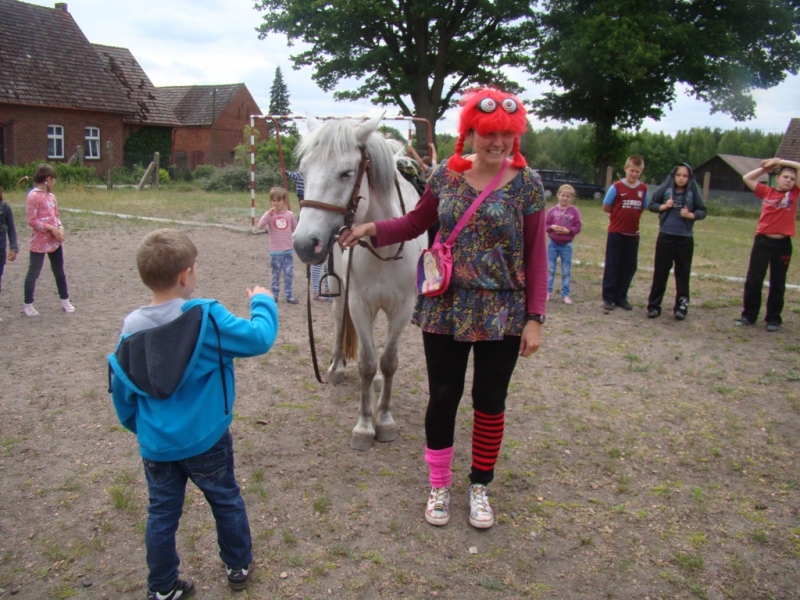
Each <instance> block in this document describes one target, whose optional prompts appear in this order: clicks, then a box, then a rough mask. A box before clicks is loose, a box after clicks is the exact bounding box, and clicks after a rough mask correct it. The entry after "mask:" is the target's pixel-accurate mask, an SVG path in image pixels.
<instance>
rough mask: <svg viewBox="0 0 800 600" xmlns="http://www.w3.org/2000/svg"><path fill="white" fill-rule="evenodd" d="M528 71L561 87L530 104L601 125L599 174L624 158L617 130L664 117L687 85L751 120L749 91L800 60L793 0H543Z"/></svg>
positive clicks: (596, 149) (716, 107)
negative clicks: (536, 42)
mask: <svg viewBox="0 0 800 600" xmlns="http://www.w3.org/2000/svg"><path fill="white" fill-rule="evenodd" d="M543 5H544V11H543V12H541V13H539V15H538V18H539V19H540V24H541V26H540V30H539V33H540V35H541V43H540V44H539V46H538V47H537V48H536V50H535V51H534V55H533V60H532V61H531V64H530V66H529V70H530V72H531V74H532V75H533V77H534V80H535V81H537V82H540V83H541V82H549V83H550V84H552V85H553V86H555V87H556V88H557V89H556V90H554V91H551V92H546V93H545V94H544V95H543V97H542V98H541V99H539V100H537V101H535V102H534V105H535V108H536V111H537V112H538V114H539V115H540V116H542V117H551V118H556V119H560V120H568V121H569V120H577V121H584V122H586V123H589V124H591V125H592V126H593V127H594V129H595V137H594V143H593V147H592V153H593V154H594V156H595V161H594V163H595V179H596V180H597V179H600V178H601V177H602V176H603V174H604V172H605V167H606V166H607V165H609V164H613V163H614V162H615V161H617V162H618V161H619V160H621V159H624V156H623V154H624V152H625V147H626V144H625V142H624V140H623V139H622V138H621V136H620V128H623V129H625V128H634V129H636V128H638V127H640V126H641V124H642V121H643V120H644V119H645V118H647V117H650V118H653V119H656V120H658V119H659V118H660V117H662V116H663V114H664V107H665V106H671V104H672V102H673V101H674V100H675V88H676V85H677V84H678V83H681V82H682V83H685V84H686V85H687V86H688V87H689V88H690V89H691V90H692V91H693V93H694V95H695V97H697V98H698V99H700V100H704V101H706V102H708V103H709V104H710V105H711V111H712V112H724V113H727V114H729V115H730V116H731V117H733V118H734V119H737V120H745V119H748V118H752V117H753V116H754V112H755V101H754V100H753V97H752V96H751V95H750V92H751V90H753V89H756V88H760V89H765V88H769V87H772V86H774V85H777V84H778V83H780V82H781V81H783V80H784V79H785V77H786V73H787V72H791V73H796V72H797V70H798V67H800V41H798V38H797V35H798V33H800V6H798V3H797V2H796V1H795V0H758V1H753V2H744V1H737V2H711V1H708V0H692V1H682V2H676V1H675V0H650V1H649V2H646V3H645V2H643V1H642V0H599V1H595V0H545V2H544V3H543Z"/></svg>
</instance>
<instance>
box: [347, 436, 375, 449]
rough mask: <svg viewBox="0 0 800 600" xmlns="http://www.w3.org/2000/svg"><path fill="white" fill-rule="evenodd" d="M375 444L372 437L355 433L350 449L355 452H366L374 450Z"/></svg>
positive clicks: (351, 439) (351, 438)
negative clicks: (373, 445)
mask: <svg viewBox="0 0 800 600" xmlns="http://www.w3.org/2000/svg"><path fill="white" fill-rule="evenodd" d="M374 442H375V438H374V437H373V436H371V435H365V434H355V433H354V434H352V435H351V436H350V447H351V448H352V449H353V450H358V451H359V452H366V451H367V450H369V449H370V448H372V444H373V443H374Z"/></svg>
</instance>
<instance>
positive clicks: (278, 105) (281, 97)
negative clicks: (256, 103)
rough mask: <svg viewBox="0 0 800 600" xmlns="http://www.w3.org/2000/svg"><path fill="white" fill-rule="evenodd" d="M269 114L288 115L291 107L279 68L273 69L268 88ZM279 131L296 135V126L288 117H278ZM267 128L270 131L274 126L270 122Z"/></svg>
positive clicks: (287, 90)
mask: <svg viewBox="0 0 800 600" xmlns="http://www.w3.org/2000/svg"><path fill="white" fill-rule="evenodd" d="M269 114H271V115H289V114H291V109H290V108H289V89H288V88H287V87H286V83H285V82H284V81H283V73H281V68H280V67H277V68H276V69H275V79H273V80H272V87H271V88H270V89H269ZM278 123H279V125H280V128H281V132H282V133H288V134H291V135H297V128H296V127H295V125H294V122H293V121H290V120H288V119H280V120H279V121H278ZM269 130H270V132H272V131H273V130H274V126H273V125H272V122H271V121H270V123H269Z"/></svg>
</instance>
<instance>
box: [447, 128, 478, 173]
mask: <svg viewBox="0 0 800 600" xmlns="http://www.w3.org/2000/svg"><path fill="white" fill-rule="evenodd" d="M463 153H464V134H463V133H462V134H461V135H460V136H458V141H457V142H456V147H455V149H454V150H453V156H451V157H450V158H448V159H447V168H448V169H450V170H451V171H457V172H459V173H463V172H464V171H469V170H470V169H471V168H472V161H471V160H467V159H466V158H464V157H462V156H461V155H462V154H463Z"/></svg>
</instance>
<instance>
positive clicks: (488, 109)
mask: <svg viewBox="0 0 800 600" xmlns="http://www.w3.org/2000/svg"><path fill="white" fill-rule="evenodd" d="M478 110H480V111H481V112H485V113H493V112H494V111H496V110H497V102H495V101H494V99H493V98H484V99H483V100H481V101H480V102H478Z"/></svg>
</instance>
